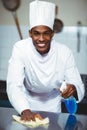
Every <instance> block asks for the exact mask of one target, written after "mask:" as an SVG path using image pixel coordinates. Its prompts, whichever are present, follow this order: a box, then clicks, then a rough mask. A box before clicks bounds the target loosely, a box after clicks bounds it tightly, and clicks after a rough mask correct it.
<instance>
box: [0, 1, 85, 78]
mask: <svg viewBox="0 0 87 130" xmlns="http://www.w3.org/2000/svg"><path fill="white" fill-rule="evenodd" d="M30 1H31V0H21V5H20V7H19V9H18V10H17V15H18V18H19V23H20V27H21V32H22V35H23V38H27V37H28V29H29V22H28V19H29V18H28V10H29V9H28V4H29V2H30ZM50 1H52V2H55V3H56V5H58V10H59V11H58V14H57V16H56V17H57V18H60V19H61V20H62V21H63V22H64V28H63V31H62V32H61V33H59V34H55V36H54V37H55V39H56V40H57V41H58V42H61V44H66V45H67V46H68V47H69V48H71V50H72V52H73V54H74V57H75V60H76V64H77V67H78V69H79V72H80V73H81V74H87V27H86V26H87V0H73V1H72V0H54V1H53V0H50ZM78 21H81V23H82V27H81V30H80V34H81V37H80V51H79V52H78V51H77V41H78V38H77V29H78V28H77V22H78ZM18 40H20V37H19V34H18V31H17V28H16V26H15V22H14V19H13V16H12V13H11V12H10V11H8V10H6V9H5V8H4V7H3V5H2V3H1V1H0V80H6V76H7V69H8V60H9V58H10V56H11V52H12V47H13V45H14V43H15V42H16V41H18Z"/></svg>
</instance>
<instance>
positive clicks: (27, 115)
mask: <svg viewBox="0 0 87 130" xmlns="http://www.w3.org/2000/svg"><path fill="white" fill-rule="evenodd" d="M35 118H39V119H40V120H42V119H43V117H42V116H41V115H40V114H37V113H34V112H32V111H31V110H30V109H26V110H24V111H22V113H21V120H24V121H30V120H33V121H35Z"/></svg>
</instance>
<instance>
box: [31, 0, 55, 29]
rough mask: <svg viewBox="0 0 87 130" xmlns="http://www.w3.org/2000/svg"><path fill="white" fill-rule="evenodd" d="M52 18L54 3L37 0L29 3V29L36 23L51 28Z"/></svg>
mask: <svg viewBox="0 0 87 130" xmlns="http://www.w3.org/2000/svg"><path fill="white" fill-rule="evenodd" d="M54 18H55V4H53V3H50V2H47V1H39V0H36V1H33V2H31V3H30V5H29V21H30V29H31V28H33V27H35V26H38V25H45V26H48V27H49V28H51V29H53V24H54Z"/></svg>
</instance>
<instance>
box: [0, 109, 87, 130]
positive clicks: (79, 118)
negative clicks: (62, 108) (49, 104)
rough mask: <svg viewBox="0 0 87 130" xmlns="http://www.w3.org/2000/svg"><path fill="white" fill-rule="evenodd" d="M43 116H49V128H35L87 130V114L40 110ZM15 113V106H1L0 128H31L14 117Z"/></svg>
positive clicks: (17, 129)
mask: <svg viewBox="0 0 87 130" xmlns="http://www.w3.org/2000/svg"><path fill="white" fill-rule="evenodd" d="M38 113H40V114H41V115H42V116H43V117H47V116H48V117H49V119H50V123H49V126H48V128H44V127H37V128H34V129H33V130H87V116H86V115H78V114H76V115H69V114H67V113H61V114H59V113H58V114H56V113H50V112H38ZM13 114H16V115H17V114H18V113H17V112H16V111H15V110H14V109H13V108H4V107H0V130H31V129H32V128H29V127H26V126H23V125H22V124H19V123H17V122H15V121H13V119H12V115H13Z"/></svg>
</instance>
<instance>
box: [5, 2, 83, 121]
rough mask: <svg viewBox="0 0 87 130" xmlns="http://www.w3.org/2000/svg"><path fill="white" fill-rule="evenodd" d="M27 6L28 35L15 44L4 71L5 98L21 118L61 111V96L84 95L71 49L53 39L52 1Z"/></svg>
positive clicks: (81, 96) (32, 117) (25, 118)
mask: <svg viewBox="0 0 87 130" xmlns="http://www.w3.org/2000/svg"><path fill="white" fill-rule="evenodd" d="M29 9H30V10H29V22H30V28H29V38H27V39H23V40H21V41H18V42H16V43H15V44H14V46H13V50H12V56H11V58H10V60H9V65H8V74H7V94H8V98H9V100H10V102H11V104H12V106H13V107H14V108H15V110H16V111H17V112H18V113H19V114H20V115H21V119H22V120H31V119H32V120H35V117H38V118H40V119H42V116H41V115H39V114H38V113H35V112H34V111H49V112H61V100H62V98H68V97H69V96H71V95H73V96H75V97H76V99H77V102H80V101H81V100H82V99H83V97H84V85H83V83H82V81H81V78H80V74H79V72H78V70H77V67H76V64H75V61H74V57H73V54H72V52H71V50H70V49H69V48H68V47H67V46H65V45H63V44H60V43H57V42H56V41H55V40H54V39H53V36H54V31H53V23H54V19H55V5H54V4H53V3H50V2H45V1H39V0H36V1H33V2H31V3H30V7H29ZM64 81H66V83H67V85H66V89H65V90H64V91H63V92H61V91H60V87H61V84H62V83H63V82H64Z"/></svg>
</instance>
